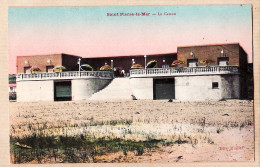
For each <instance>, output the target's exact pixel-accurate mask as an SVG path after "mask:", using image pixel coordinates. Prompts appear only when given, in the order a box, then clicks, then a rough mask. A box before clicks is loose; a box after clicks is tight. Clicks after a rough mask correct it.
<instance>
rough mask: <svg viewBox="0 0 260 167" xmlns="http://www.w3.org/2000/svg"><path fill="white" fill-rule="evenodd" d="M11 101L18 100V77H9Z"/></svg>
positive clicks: (12, 75)
mask: <svg viewBox="0 0 260 167" xmlns="http://www.w3.org/2000/svg"><path fill="white" fill-rule="evenodd" d="M9 100H16V75H15V74H10V75H9Z"/></svg>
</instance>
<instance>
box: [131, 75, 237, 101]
mask: <svg viewBox="0 0 260 167" xmlns="http://www.w3.org/2000/svg"><path fill="white" fill-rule="evenodd" d="M212 82H218V88H212ZM130 85H131V88H132V90H133V94H134V95H135V97H136V98H137V99H153V78H131V79H130ZM240 89H241V88H240V75H208V76H181V77H175V99H176V100H180V101H200V100H202V101H203V100H221V99H231V98H232V99H238V98H241V95H240Z"/></svg>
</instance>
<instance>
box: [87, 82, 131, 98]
mask: <svg viewBox="0 0 260 167" xmlns="http://www.w3.org/2000/svg"><path fill="white" fill-rule="evenodd" d="M131 95H132V90H131V87H130V80H129V78H114V79H113V81H112V82H111V83H110V84H109V85H107V86H106V87H105V88H104V89H102V90H100V91H98V92H97V93H94V94H93V95H92V96H91V97H90V98H89V100H132V96H131Z"/></svg>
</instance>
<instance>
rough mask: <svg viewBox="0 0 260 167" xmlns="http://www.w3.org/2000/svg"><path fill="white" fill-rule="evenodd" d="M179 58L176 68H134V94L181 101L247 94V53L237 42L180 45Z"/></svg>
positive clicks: (231, 97)
mask: <svg viewBox="0 0 260 167" xmlns="http://www.w3.org/2000/svg"><path fill="white" fill-rule="evenodd" d="M177 58H178V60H181V61H183V62H184V63H183V64H180V65H178V67H175V68H168V69H146V70H132V71H131V74H130V76H131V84H132V85H133V91H134V92H133V93H134V95H135V96H136V97H137V98H138V99H167V98H168V99H177V100H182V101H186V100H221V99H240V98H247V97H248V83H247V77H248V76H247V54H246V53H245V51H244V50H243V48H242V47H241V46H240V45H239V44H238V43H235V44H220V45H201V46H184V47H178V48H177ZM203 60H204V61H203ZM206 60H208V61H207V63H205V62H206ZM209 60H210V61H209Z"/></svg>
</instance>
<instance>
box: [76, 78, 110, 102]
mask: <svg viewBox="0 0 260 167" xmlns="http://www.w3.org/2000/svg"><path fill="white" fill-rule="evenodd" d="M111 81H112V79H98V78H92V79H74V80H72V81H71V87H72V88H71V90H72V100H86V99H88V98H89V97H90V96H91V95H92V94H93V93H96V92H98V91H99V90H101V89H103V88H104V87H106V86H107V85H108V84H109V83H110V82H111Z"/></svg>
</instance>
